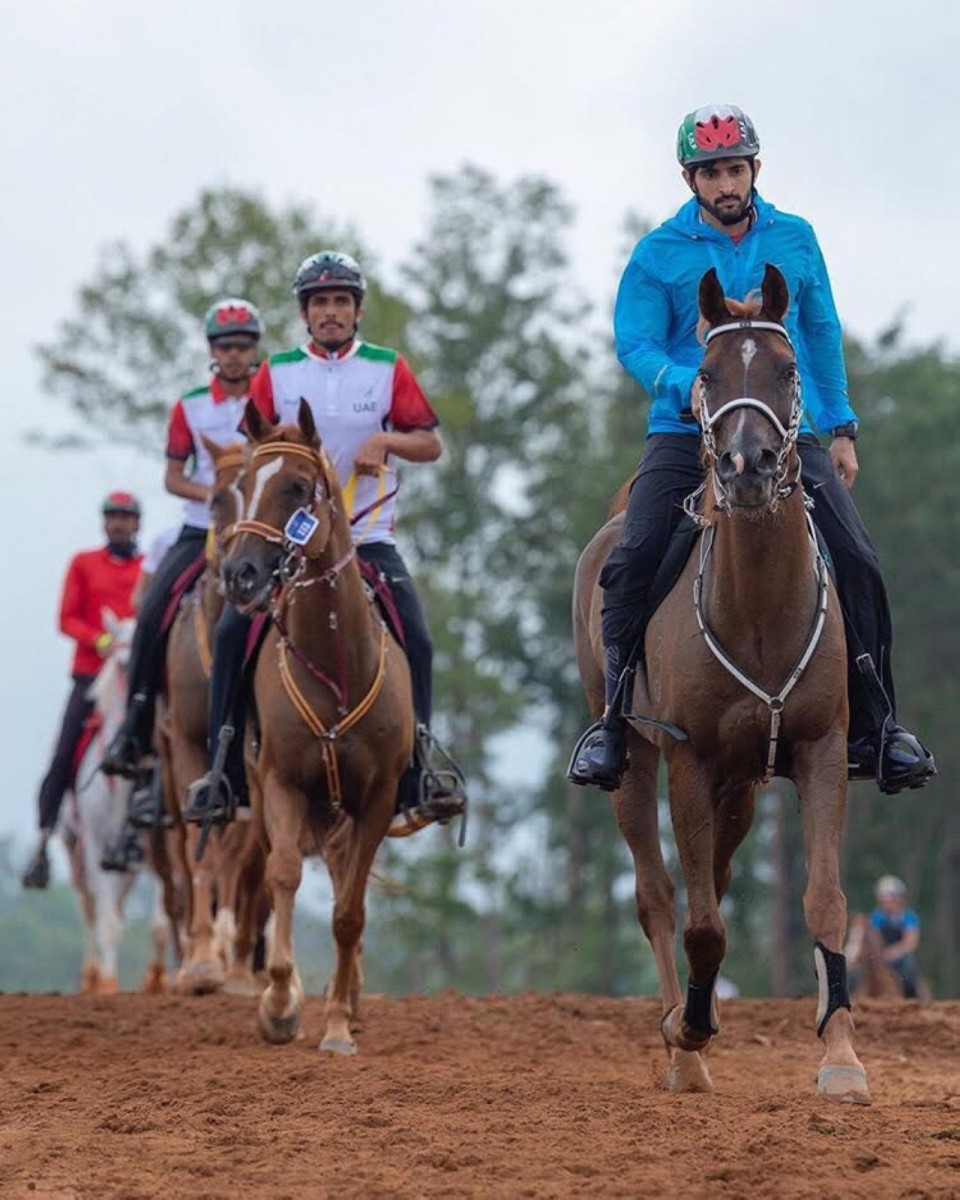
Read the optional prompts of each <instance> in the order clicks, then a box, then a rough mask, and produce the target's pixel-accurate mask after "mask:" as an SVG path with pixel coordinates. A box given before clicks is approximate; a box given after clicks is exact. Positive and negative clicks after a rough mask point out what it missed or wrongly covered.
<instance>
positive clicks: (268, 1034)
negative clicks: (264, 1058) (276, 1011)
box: [257, 1005, 300, 1046]
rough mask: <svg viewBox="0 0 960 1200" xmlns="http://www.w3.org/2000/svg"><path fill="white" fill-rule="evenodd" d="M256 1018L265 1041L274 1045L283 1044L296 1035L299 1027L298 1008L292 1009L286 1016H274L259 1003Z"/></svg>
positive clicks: (290, 1040)
mask: <svg viewBox="0 0 960 1200" xmlns="http://www.w3.org/2000/svg"><path fill="white" fill-rule="evenodd" d="M257 1020H258V1023H259V1025H260V1032H261V1033H262V1034H263V1036H264V1039H265V1040H266V1041H268V1042H270V1043H271V1045H274V1046H284V1045H286V1043H287V1042H292V1041H293V1039H294V1038H295V1037H296V1036H297V1030H298V1029H299V1028H300V1010H299V1008H297V1009H294V1011H293V1012H292V1013H291V1014H290V1015H289V1016H288V1017H275V1016H273V1015H272V1014H271V1013H268V1012H267V1010H266V1009H265V1008H264V1007H263V1005H261V1006H260V1012H259V1014H258V1018H257Z"/></svg>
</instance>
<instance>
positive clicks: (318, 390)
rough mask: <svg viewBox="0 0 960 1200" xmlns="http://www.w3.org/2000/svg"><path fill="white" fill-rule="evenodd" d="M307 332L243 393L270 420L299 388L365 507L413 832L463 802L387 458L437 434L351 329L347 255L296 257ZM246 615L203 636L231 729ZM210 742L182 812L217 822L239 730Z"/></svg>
mask: <svg viewBox="0 0 960 1200" xmlns="http://www.w3.org/2000/svg"><path fill="white" fill-rule="evenodd" d="M293 292H294V295H295V296H296V298H297V301H298V304H299V307H300V313H301V316H302V317H303V320H304V322H305V324H306V327H307V333H308V335H309V336H308V339H307V341H306V342H305V343H304V344H303V345H302V346H297V347H295V348H294V349H292V350H286V351H284V352H282V353H280V354H274V355H272V356H271V357H270V359H269V360H268V361H267V362H265V363H264V364H263V365H262V367H261V368H260V370H259V372H258V374H257V377H256V379H255V380H254V382H253V389H252V390H253V398H254V402H255V403H256V405H257V407H258V408H259V410H260V411H261V412H262V413H263V414H264V416H266V417H267V418H268V419H269V420H270V421H274V422H280V423H281V424H291V423H293V424H295V423H296V421H297V413H298V410H299V406H300V401H301V398H303V399H305V400H306V401H307V403H308V404H309V405H310V408H311V411H312V413H313V419H314V421H315V423H316V426H317V430H318V432H319V434H320V436H321V438H322V440H323V445H324V448H325V450H326V452H327V454H328V455H329V457H330V458H331V460H332V462H333V464H334V466H335V467H336V469H337V472H338V474H339V477H340V484H341V486H342V487H343V489H344V495H345V498H346V501H347V504H348V505H349V506H350V508H351V511H352V512H354V513H358V514H361V513H362V514H365V515H364V516H363V519H361V520H360V521H359V522H358V523H357V524H356V525H355V526H354V540H355V542H356V544H357V555H358V557H359V558H360V559H361V560H362V561H364V562H366V563H368V564H371V565H372V566H373V567H374V568H375V569H376V571H377V572H378V573H379V574H380V576H381V577H382V578H384V579H385V580H386V581H387V583H388V584H389V588H390V591H391V594H392V598H393V602H394V604H395V606H396V609H397V612H398V614H399V616H400V620H401V622H402V624H403V633H404V641H405V649H406V652H407V658H408V659H409V662H410V674H411V677H412V682H413V700H414V709H415V712H416V718H417V722H418V726H417V739H416V740H417V755H416V761H415V763H414V764H411V768H410V770H409V771H408V772H407V774H406V776H405V777H404V779H403V780H402V781H401V795H400V798H399V799H400V806H401V808H403V809H406V810H408V811H412V810H414V809H416V817H414V818H412V819H411V821H410V822H409V823H408V826H407V827H408V828H409V829H410V830H411V831H414V830H415V829H416V828H419V827H421V826H422V824H423V823H426V822H429V821H431V820H441V821H444V820H447V819H449V818H450V817H452V816H455V815H457V814H458V813H460V812H461V811H462V809H463V803H464V795H463V787H462V779H461V778H460V776H459V773H458V772H456V771H455V770H452V769H448V768H449V767H451V764H450V763H449V761H448V760H446V756H444V760H445V761H444V762H443V764H442V768H443V769H442V770H440V771H437V770H434V763H433V761H432V760H431V749H432V745H433V739H432V736H431V734H430V732H429V728H430V718H431V715H432V660H433V647H432V643H431V640H430V634H429V631H428V629H427V624H426V620H425V618H424V614H423V609H422V608H421V605H420V600H419V598H418V596H417V593H416V590H415V589H414V585H413V580H412V579H411V577H410V572H409V571H408V570H407V567H406V565H405V563H404V561H403V559H402V558H401V556H400V553H399V552H398V550H397V547H396V543H395V538H394V521H395V517H396V506H397V492H398V489H399V480H398V478H397V475H396V462H397V460H398V459H399V460H404V461H406V462H414V463H417V462H432V461H434V460H435V459H437V458H439V457H440V454H441V453H442V450H443V443H442V442H441V440H440V435H439V433H438V432H437V425H438V421H437V416H436V413H435V412H434V411H433V409H432V408H431V407H430V403H429V402H428V400H427V398H426V396H425V395H424V393H423V390H422V389H421V387H420V385H419V383H418V382H417V380H416V378H415V376H414V374H413V372H412V371H411V369H410V366H409V364H408V363H407V361H406V359H405V358H404V357H403V355H402V354H400V353H399V352H398V351H396V350H391V349H388V348H387V347H385V346H376V345H373V344H372V343H370V342H366V341H364V340H363V339H362V338H361V337H360V336H359V325H360V321H361V319H362V317H363V303H364V298H365V296H366V292H367V283H366V280H365V279H364V276H363V272H362V271H361V269H360V266H359V264H358V263H357V262H356V260H355V259H354V258H352V257H351V256H350V255H349V254H344V253H342V252H341V251H337V250H322V251H320V252H319V253H317V254H312V255H311V256H310V257H309V258H307V259H305V260H304V261H303V262H302V263H301V264H300V267H299V269H298V270H297V273H296V277H295V279H294V283H293ZM248 625H249V620H248V618H246V617H243V616H241V615H240V614H239V613H238V612H237V611H236V609H234V608H233V607H232V606H231V605H229V604H228V605H226V606H225V608H224V613H223V616H222V618H221V620H220V623H219V625H218V627H217V632H216V637H215V639H214V663H213V674H212V677H211V681H210V718H209V721H210V729H211V731H213V730H223V729H224V727H228V728H230V729H237V730H241V729H242V728H243V716H242V711H241V709H242V704H243V695H242V689H241V687H240V670H241V662H242V657H243V649H244V645H245V642H246V631H247V627H248ZM228 741H229V735H225V740H221V742H220V744H222V745H224V747H225V750H224V752H223V753H222V755H221V757H223V756H224V755H225V759H224V762H223V764H222V765H223V766H224V767H225V772H223V773H221V771H220V764H219V763H215V768H214V770H213V771H212V772H211V773H210V774H209V775H208V776H207V777H206V778H205V779H203V780H200V781H198V783H197V784H195V785H194V786H193V787H192V788H191V800H190V803H189V804H188V806H187V808H186V810H185V813H184V815H185V817H186V819H187V820H195V821H223V820H228V819H229V818H230V816H231V815H232V813H233V809H234V799H235V798H236V799H239V800H240V801H241V803H243V802H244V801H245V796H246V784H245V780H244V769H243V752H242V738H239V737H238V738H235V739H233V740H232V741H229V748H226V747H227V742H228Z"/></svg>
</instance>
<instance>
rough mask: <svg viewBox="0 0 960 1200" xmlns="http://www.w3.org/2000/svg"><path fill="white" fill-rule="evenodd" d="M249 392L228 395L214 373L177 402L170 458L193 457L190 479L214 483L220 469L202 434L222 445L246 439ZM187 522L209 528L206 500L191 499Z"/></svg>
mask: <svg viewBox="0 0 960 1200" xmlns="http://www.w3.org/2000/svg"><path fill="white" fill-rule="evenodd" d="M246 403H247V397H246V396H228V395H227V394H226V393H225V392H224V390H223V387H222V385H221V384H220V381H219V380H218V379H217V378H216V376H214V377H213V378H212V379H211V380H210V382H209V384H207V385H205V386H204V387H198V388H194V389H193V391H190V392H187V393H186V395H184V396H182V397H181V398H180V399H179V400H178V401H177V402H176V404H175V405H174V406H173V411H172V412H171V414H170V422H169V424H168V426H167V458H175V459H179V460H180V461H181V462H186V460H187V459H188V458H193V460H194V461H193V470H192V471H191V472H190V479H191V481H192V482H193V483H200V484H204V485H205V486H207V487H212V486H213V481H214V479H215V477H216V471H215V469H214V466H213V459H212V458H211V457H210V453H209V451H208V450H207V448H206V446H204V444H203V439H202V437H201V436H200V435H201V434H203V435H205V436H206V437H208V438H209V439H210V441H211V442H216V443H217V444H218V445H220V446H229V445H234V444H236V443H242V442H243V440H244V439H243V435H242V434H241V433H240V432H239V430H240V423H241V421H242V420H243V410H244V408H245V407H246ZM183 523H184V525H189V526H190V527H191V528H192V529H206V528H207V527H208V526H209V524H210V510H209V508H208V506H207V505H206V503H205V502H204V501H202V500H187V501H185V502H184V506H183Z"/></svg>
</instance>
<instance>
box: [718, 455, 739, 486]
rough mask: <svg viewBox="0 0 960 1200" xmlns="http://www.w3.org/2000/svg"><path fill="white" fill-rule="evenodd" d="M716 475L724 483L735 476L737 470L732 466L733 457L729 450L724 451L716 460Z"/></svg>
mask: <svg viewBox="0 0 960 1200" xmlns="http://www.w3.org/2000/svg"><path fill="white" fill-rule="evenodd" d="M717 473H718V474H719V476H720V478H721V479H722V480H723V481H724V483H726V482H727V481H728V480H730V479H732V478H733V477H734V475H736V473H737V468H736V466H735V465H734V461H733V455H732V454H731V453H730V451H729V450H724V452H723V453H722V454H721V455H720V457H719V458H718V459H717Z"/></svg>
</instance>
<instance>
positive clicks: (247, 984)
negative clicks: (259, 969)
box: [223, 971, 263, 996]
mask: <svg viewBox="0 0 960 1200" xmlns="http://www.w3.org/2000/svg"><path fill="white" fill-rule="evenodd" d="M223 990H224V991H225V992H226V993H227V994H228V995H230V996H259V995H260V993H261V991H263V989H262V988H261V987H258V986H257V981H256V980H255V979H254V977H253V975H252V974H251V973H250V972H249V971H242V972H234V973H232V974H230V975H228V976H227V981H226V983H225V984H224V985H223Z"/></svg>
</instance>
